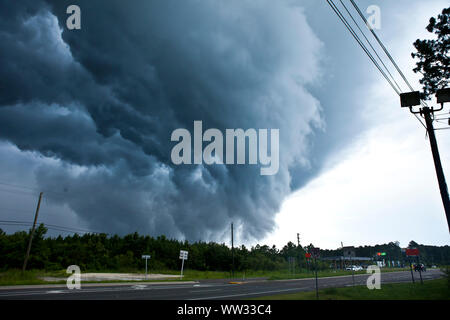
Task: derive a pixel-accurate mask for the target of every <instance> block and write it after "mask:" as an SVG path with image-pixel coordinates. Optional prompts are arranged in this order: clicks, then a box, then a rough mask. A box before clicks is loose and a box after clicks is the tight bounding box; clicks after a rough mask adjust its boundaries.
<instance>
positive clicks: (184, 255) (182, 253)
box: [180, 250, 188, 260]
mask: <svg viewBox="0 0 450 320" xmlns="http://www.w3.org/2000/svg"><path fill="white" fill-rule="evenodd" d="M187 258H188V252H187V251H184V250H180V259H181V260H187Z"/></svg>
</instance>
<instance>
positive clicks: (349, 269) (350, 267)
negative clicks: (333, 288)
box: [345, 266, 363, 271]
mask: <svg viewBox="0 0 450 320" xmlns="http://www.w3.org/2000/svg"><path fill="white" fill-rule="evenodd" d="M362 269H363V268H362V267H361V266H348V267H346V268H345V270H347V271H352V270H353V271H361V270H362Z"/></svg>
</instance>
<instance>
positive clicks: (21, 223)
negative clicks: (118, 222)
mask: <svg viewBox="0 0 450 320" xmlns="http://www.w3.org/2000/svg"><path fill="white" fill-rule="evenodd" d="M37 223H38V224H44V227H46V228H48V229H53V230H60V231H69V232H81V233H106V232H97V231H92V230H87V229H81V228H74V227H66V226H59V225H55V224H48V223H45V222H44V221H38V222H37ZM0 225H10V226H15V225H17V226H30V225H32V223H31V222H27V221H17V220H0ZM106 234H107V233H106Z"/></svg>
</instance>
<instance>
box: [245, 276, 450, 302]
mask: <svg viewBox="0 0 450 320" xmlns="http://www.w3.org/2000/svg"><path fill="white" fill-rule="evenodd" d="M254 300H316V292H315V291H310V292H299V293H292V294H283V295H275V296H267V297H261V298H256V299H254ZM319 300H450V287H449V281H448V280H447V279H445V278H444V279H437V280H428V281H424V283H423V285H422V284H420V283H419V282H416V283H415V284H413V283H392V284H382V286H381V289H380V290H369V289H367V287H366V286H356V287H346V288H327V289H323V290H319Z"/></svg>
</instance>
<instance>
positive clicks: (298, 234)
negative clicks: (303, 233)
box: [297, 233, 302, 273]
mask: <svg viewBox="0 0 450 320" xmlns="http://www.w3.org/2000/svg"><path fill="white" fill-rule="evenodd" d="M297 249H298V268H299V270H300V273H302V256H301V254H302V253H301V250H300V233H297Z"/></svg>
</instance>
